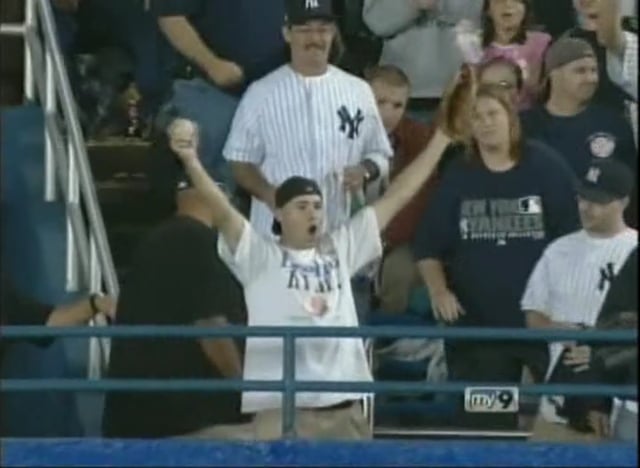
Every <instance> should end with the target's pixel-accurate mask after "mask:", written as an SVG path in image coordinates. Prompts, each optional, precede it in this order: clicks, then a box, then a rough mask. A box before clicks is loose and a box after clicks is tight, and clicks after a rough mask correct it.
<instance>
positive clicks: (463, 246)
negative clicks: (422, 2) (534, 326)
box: [414, 86, 579, 429]
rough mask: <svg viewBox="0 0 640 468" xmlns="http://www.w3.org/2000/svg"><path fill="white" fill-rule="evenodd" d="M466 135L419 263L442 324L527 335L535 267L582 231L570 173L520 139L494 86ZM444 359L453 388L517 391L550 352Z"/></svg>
mask: <svg viewBox="0 0 640 468" xmlns="http://www.w3.org/2000/svg"><path fill="white" fill-rule="evenodd" d="M469 129H470V133H471V134H470V138H469V140H470V144H469V148H468V150H466V151H463V154H460V155H459V157H458V158H457V160H455V161H454V162H452V163H451V165H450V167H449V168H448V170H447V171H446V172H445V174H444V175H443V177H442V180H441V183H440V184H439V187H438V190H437V192H436V193H435V195H434V197H433V198H432V200H431V203H430V205H429V206H428V208H427V212H426V214H425V217H424V222H423V224H422V227H421V229H420V230H419V231H418V235H417V236H416V238H415V244H414V252H415V256H416V260H417V261H418V262H419V263H418V265H419V269H420V272H421V274H422V277H423V279H424V282H425V284H426V286H427V289H428V291H429V295H430V299H431V305H432V308H433V312H434V314H435V316H436V318H438V319H439V320H441V321H443V322H445V323H448V324H455V325H462V326H474V327H475V326H478V327H523V326H524V316H523V314H522V313H521V311H520V306H519V300H520V297H521V295H522V292H523V290H524V287H525V285H526V281H527V278H528V276H529V273H530V271H531V269H532V267H533V266H534V264H535V262H536V261H537V260H538V258H539V257H540V255H541V254H542V252H543V250H544V248H545V247H546V246H547V245H548V244H549V242H550V241H552V240H553V239H555V238H557V237H559V236H562V235H564V234H567V233H569V232H572V231H574V230H575V229H577V228H578V226H579V222H578V215H577V203H576V201H575V195H574V184H573V175H572V172H571V170H570V169H569V168H568V167H567V166H566V164H564V162H563V161H562V159H561V158H560V157H559V156H558V155H557V154H555V153H554V152H553V150H551V149H550V148H548V147H546V146H544V145H542V144H539V143H535V142H530V141H522V139H521V136H520V125H519V120H518V117H517V115H516V113H515V111H514V109H513V107H512V105H511V104H510V101H509V99H508V97H507V96H506V94H505V93H504V92H502V91H500V90H499V89H497V88H496V87H491V86H488V87H487V86H484V87H481V88H480V89H479V90H478V92H477V95H476V100H475V105H474V107H473V109H472V111H471V116H470V120H469ZM532 353H535V356H536V357H535V358H534V357H533V355H532ZM446 354H447V365H448V368H449V376H450V378H451V379H453V380H462V381H471V382H473V381H476V382H485V383H486V382H504V383H515V382H518V381H519V380H520V377H521V374H522V368H523V364H524V363H525V362H526V363H527V364H528V365H529V367H530V368H531V370H532V371H533V373H534V375H536V374H537V373H540V374H542V375H543V374H544V370H545V369H546V346H540V347H539V348H538V347H535V346H534V347H531V346H522V345H519V344H515V343H513V342H511V343H506V344H505V343H493V344H491V345H488V344H487V343H486V342H485V343H469V342H455V343H447V345H446ZM537 371H539V372H537ZM482 416H483V415H481V417H479V418H475V417H474V418H471V419H470V420H469V421H468V422H469V424H471V425H474V426H475V425H476V424H478V425H480V426H481V427H483V428H489V427H487V426H493V427H494V428H496V429H499V428H510V427H511V426H513V425H514V424H515V421H516V418H515V415H507V417H506V418H505V417H503V416H497V417H495V416H493V415H489V418H488V419H487V418H486V417H482ZM505 426H506V427H505Z"/></svg>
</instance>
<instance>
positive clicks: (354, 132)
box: [338, 106, 364, 140]
mask: <svg viewBox="0 0 640 468" xmlns="http://www.w3.org/2000/svg"><path fill="white" fill-rule="evenodd" d="M338 117H340V131H341V132H342V133H346V134H347V137H348V138H349V139H350V140H353V139H354V138H355V137H357V136H359V135H360V125H361V124H362V122H364V115H362V110H360V109H358V110H357V112H356V113H355V115H353V116H352V115H351V113H350V112H349V110H348V109H347V108H346V107H345V106H342V107H340V109H338Z"/></svg>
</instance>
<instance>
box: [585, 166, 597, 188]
mask: <svg viewBox="0 0 640 468" xmlns="http://www.w3.org/2000/svg"><path fill="white" fill-rule="evenodd" d="M598 179H600V168H599V167H592V168H590V169H589V172H587V180H588V181H589V182H591V183H592V184H597V183H598Z"/></svg>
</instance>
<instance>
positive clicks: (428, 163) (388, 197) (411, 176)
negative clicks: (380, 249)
mask: <svg viewBox="0 0 640 468" xmlns="http://www.w3.org/2000/svg"><path fill="white" fill-rule="evenodd" d="M449 143H451V139H450V138H449V137H448V136H447V135H446V134H444V132H442V131H441V130H440V129H438V130H436V132H435V134H434V135H433V137H432V138H431V140H430V141H429V144H428V145H427V147H426V148H425V149H424V150H423V151H422V152H421V153H420V154H419V155H418V157H416V158H415V159H414V160H413V161H412V162H411V164H409V165H408V166H407V167H406V168H404V170H403V171H402V172H401V173H400V174H398V175H397V176H396V178H395V179H394V180H393V181H392V182H391V185H390V186H389V188H388V189H387V191H386V192H385V194H384V195H383V196H382V198H380V199H379V200H378V201H376V202H375V203H374V204H373V208H374V210H375V212H376V216H377V218H378V226H379V227H380V229H381V230H383V229H384V228H385V227H386V226H387V224H389V222H390V221H391V220H392V219H393V217H394V216H395V215H396V213H397V212H398V211H400V210H401V209H402V208H404V206H405V205H406V204H407V203H409V201H410V200H411V199H412V198H413V197H414V196H415V195H416V194H417V193H418V191H419V190H420V189H421V188H422V186H423V185H424V183H425V182H426V181H427V179H429V177H431V175H432V174H433V172H434V171H435V169H436V167H437V165H438V162H439V161H440V158H441V157H442V154H443V153H444V151H445V149H446V148H447V146H449Z"/></svg>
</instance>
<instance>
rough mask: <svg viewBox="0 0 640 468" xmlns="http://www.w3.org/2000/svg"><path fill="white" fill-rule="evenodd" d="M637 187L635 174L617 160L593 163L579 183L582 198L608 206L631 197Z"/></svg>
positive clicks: (579, 192) (578, 190)
mask: <svg viewBox="0 0 640 468" xmlns="http://www.w3.org/2000/svg"><path fill="white" fill-rule="evenodd" d="M634 186H635V177H634V175H633V172H632V171H631V169H629V167H627V165H626V164H624V163H622V162H620V161H618V160H616V159H606V160H601V161H593V162H592V163H591V164H590V165H589V169H587V172H586V174H585V175H584V177H583V178H582V180H581V181H580V182H579V183H578V189H577V192H578V195H579V196H580V198H582V199H584V200H587V201H590V202H592V203H599V204H603V205H606V204H608V203H611V202H613V201H615V200H622V199H623V198H626V197H630V196H631V194H632V193H633V188H634Z"/></svg>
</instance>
